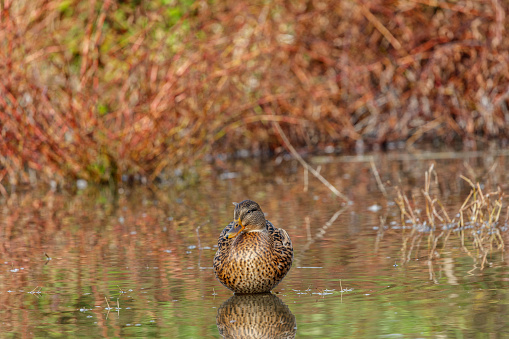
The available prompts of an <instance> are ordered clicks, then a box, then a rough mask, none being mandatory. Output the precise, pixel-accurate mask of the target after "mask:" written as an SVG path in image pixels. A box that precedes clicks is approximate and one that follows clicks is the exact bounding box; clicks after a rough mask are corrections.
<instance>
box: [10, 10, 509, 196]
mask: <svg viewBox="0 0 509 339" xmlns="http://www.w3.org/2000/svg"><path fill="white" fill-rule="evenodd" d="M508 11H509V3H508V2H507V1H500V0H493V1H473V0H459V1H456V2H454V3H449V2H443V1H438V2H437V1H427V0H408V1H394V0H376V1H369V2H360V1H335V0H334V1H333V0H329V1H327V0H326V1H320V2H317V1H292V2H288V1H282V0H279V1H271V2H266V1H254V2H253V1H244V0H241V1H239V0H226V1H217V2H206V1H186V0H181V1H173V2H171V3H170V4H168V1H163V0H156V1H112V0H105V1H86V2H85V1H78V0H65V1H64V0H30V1H28V0H20V1H5V2H2V4H0V18H1V19H0V77H1V78H2V81H1V83H0V121H1V122H2V123H1V127H0V134H1V137H0V180H2V182H3V183H5V181H4V180H3V179H4V178H8V179H9V180H10V182H11V183H12V184H17V183H26V182H33V181H36V180H37V179H39V178H42V179H44V180H49V179H60V180H62V181H65V180H64V179H67V178H83V179H86V180H90V181H95V182H107V181H117V180H119V178H121V176H122V175H127V176H134V175H141V176H144V177H146V178H147V179H148V180H154V179H155V178H157V177H159V176H160V175H161V174H162V173H163V171H164V170H168V169H169V170H175V169H185V168H190V167H192V166H196V162H197V161H199V160H200V159H203V158H204V156H205V155H207V154H212V155H216V154H218V153H222V152H227V153H234V152H235V151H239V150H249V151H252V152H258V153H259V152H264V151H271V150H277V149H279V148H280V147H281V145H282V143H281V140H280V136H279V134H278V133H277V131H276V130H275V129H274V126H273V125H272V124H271V123H272V122H278V123H280V125H281V127H282V129H283V130H284V131H285V133H286V134H287V135H288V138H289V140H290V142H291V144H292V145H294V146H295V147H297V148H303V147H305V148H309V149H311V150H316V149H323V148H324V147H325V146H333V147H336V149H339V148H343V149H344V148H349V147H352V146H353V145H356V144H358V145H359V144H361V143H360V142H361V141H363V142H365V144H380V145H384V144H385V143H387V142H391V141H394V140H408V144H409V145H410V144H412V143H413V142H415V141H417V140H420V139H422V138H426V137H429V138H437V137H438V138H441V139H442V140H446V141H450V140H451V139H455V138H456V139H463V140H469V141H472V140H478V138H479V136H481V138H484V139H486V138H507V136H508V135H509V121H508V116H509V115H508V114H507V112H508V106H507V103H508V99H509V91H508V87H507V79H508V78H509V34H506V32H507V31H508V30H509V20H506V18H505V17H506V14H505V13H507V12H508ZM451 132H452V133H451ZM172 173H173V172H172ZM0 187H1V186H0Z"/></svg>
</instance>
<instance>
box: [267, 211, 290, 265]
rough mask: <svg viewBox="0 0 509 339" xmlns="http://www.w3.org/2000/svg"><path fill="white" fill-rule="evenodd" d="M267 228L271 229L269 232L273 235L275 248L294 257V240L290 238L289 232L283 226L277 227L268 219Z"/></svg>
mask: <svg viewBox="0 0 509 339" xmlns="http://www.w3.org/2000/svg"><path fill="white" fill-rule="evenodd" d="M267 229H268V230H269V233H270V235H271V236H272V240H273V241H274V247H275V249H276V250H277V251H278V252H280V253H281V254H285V255H290V256H291V257H293V246H292V240H291V239H290V236H289V235H288V233H287V232H286V231H285V230H284V229H282V228H277V227H275V226H274V225H272V223H271V222H270V221H268V220H267Z"/></svg>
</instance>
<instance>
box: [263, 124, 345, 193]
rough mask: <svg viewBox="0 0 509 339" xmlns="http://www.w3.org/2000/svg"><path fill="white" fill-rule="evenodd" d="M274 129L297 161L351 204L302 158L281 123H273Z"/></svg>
mask: <svg viewBox="0 0 509 339" xmlns="http://www.w3.org/2000/svg"><path fill="white" fill-rule="evenodd" d="M273 125H274V127H276V130H277V131H278V133H279V135H280V136H281V138H282V139H283V142H284V144H285V146H286V148H287V149H288V150H289V151H290V153H291V154H292V155H293V156H294V157H295V159H297V161H298V162H299V163H300V164H301V165H302V166H303V167H304V168H306V169H307V170H308V171H310V172H311V174H313V175H314V176H315V177H316V178H318V180H320V181H321V182H322V183H323V184H324V185H325V186H326V187H327V188H328V189H329V190H330V191H331V192H332V193H334V194H335V195H336V196H338V197H340V198H341V199H343V200H345V201H346V202H350V199H348V198H347V197H346V196H345V195H344V194H342V193H341V192H340V191H338V190H337V189H336V187H334V186H333V185H332V184H331V183H330V182H328V181H327V179H325V178H324V177H323V176H322V175H321V174H320V173H318V172H317V171H316V170H315V169H314V168H313V167H311V166H310V165H309V164H308V163H307V162H306V161H305V160H304V159H303V158H302V157H301V156H300V154H299V153H298V152H297V151H296V150H295V148H294V147H293V146H292V144H291V143H290V141H289V140H288V138H287V137H286V134H285V133H284V132H283V130H282V129H281V126H279V123H277V122H273Z"/></svg>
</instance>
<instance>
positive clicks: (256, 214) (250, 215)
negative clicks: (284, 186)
mask: <svg viewBox="0 0 509 339" xmlns="http://www.w3.org/2000/svg"><path fill="white" fill-rule="evenodd" d="M234 205H235V210H234V211H233V221H234V222H235V227H234V228H233V229H232V230H231V231H230V232H228V238H234V237H236V236H237V235H239V234H240V233H241V232H243V231H244V232H260V231H263V230H264V229H265V228H266V226H265V215H264V214H263V212H262V209H261V208H260V205H258V204H257V203H256V202H254V201H252V200H244V201H242V202H240V203H238V204H236V203H234Z"/></svg>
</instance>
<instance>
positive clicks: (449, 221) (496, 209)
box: [395, 165, 509, 268]
mask: <svg viewBox="0 0 509 339" xmlns="http://www.w3.org/2000/svg"><path fill="white" fill-rule="evenodd" d="M461 178H462V179H463V180H465V181H466V182H467V183H468V184H469V185H470V186H471V190H470V194H469V195H468V197H467V198H466V199H465V201H464V202H463V204H462V205H461V207H460V208H459V210H458V211H456V212H454V213H453V214H451V213H450V212H449V213H448V212H447V211H446V209H445V208H444V205H443V204H442V202H440V200H439V197H438V196H436V195H434V194H432V193H430V192H431V191H432V186H433V184H435V185H436V184H437V181H438V178H437V173H436V172H435V171H434V166H433V165H432V166H431V167H430V169H429V170H428V171H426V173H425V185H424V188H423V189H422V190H421V194H422V198H424V208H423V209H419V208H417V207H416V206H419V205H418V203H417V202H416V201H415V198H416V197H413V198H412V201H411V200H410V199H409V198H408V197H407V195H405V194H403V193H402V192H401V191H400V190H398V196H397V198H396V200H395V201H396V204H397V205H398V207H399V209H400V211H401V221H402V225H404V226H403V229H410V232H409V233H406V234H404V237H403V246H402V252H403V254H404V258H405V261H408V260H410V257H411V255H412V253H413V252H414V251H416V252H417V251H418V250H419V248H420V246H421V242H422V240H423V239H424V240H425V241H426V243H427V247H426V248H427V251H428V254H427V256H428V258H429V259H433V258H435V257H439V256H440V253H439V252H440V247H441V248H442V249H443V248H445V247H446V246H458V247H461V248H462V249H463V250H464V251H465V252H466V253H468V255H470V256H472V257H473V258H475V259H479V258H480V266H481V268H484V265H485V263H486V259H487V257H488V255H489V254H490V253H492V252H493V251H496V250H504V248H505V241H504V238H503V237H502V233H503V232H505V231H507V230H508V229H509V225H508V218H509V207H508V208H507V216H506V218H505V220H504V219H501V214H502V210H503V206H502V200H503V198H504V194H503V192H502V191H501V189H500V187H499V188H498V190H497V191H495V192H490V193H484V192H483V190H482V187H481V184H479V183H476V184H474V183H473V182H472V181H471V180H470V179H468V178H466V177H464V176H461ZM421 205H422V204H421ZM405 225H409V226H405ZM416 255H417V254H416Z"/></svg>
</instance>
